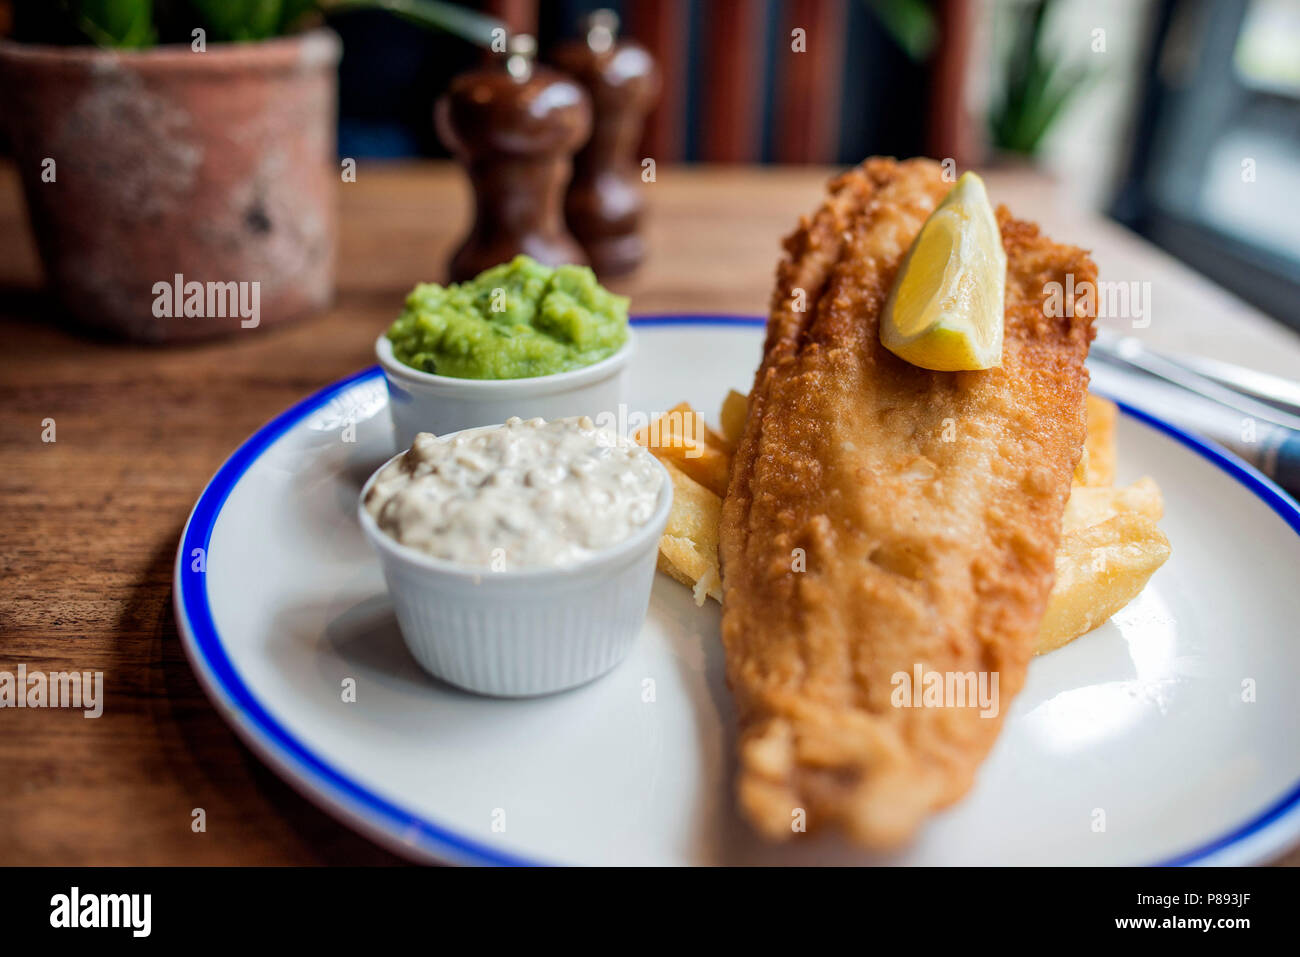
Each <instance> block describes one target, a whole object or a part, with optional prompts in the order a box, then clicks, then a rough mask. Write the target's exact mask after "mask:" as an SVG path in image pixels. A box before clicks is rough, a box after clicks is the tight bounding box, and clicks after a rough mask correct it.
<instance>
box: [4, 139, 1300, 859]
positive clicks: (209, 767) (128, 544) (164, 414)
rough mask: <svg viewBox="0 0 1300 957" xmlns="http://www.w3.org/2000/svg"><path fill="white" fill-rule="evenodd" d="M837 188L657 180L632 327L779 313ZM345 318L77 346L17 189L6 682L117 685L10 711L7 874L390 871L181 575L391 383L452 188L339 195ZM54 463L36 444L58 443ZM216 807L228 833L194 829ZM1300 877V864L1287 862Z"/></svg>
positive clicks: (1238, 345)
mask: <svg viewBox="0 0 1300 957" xmlns="http://www.w3.org/2000/svg"><path fill="white" fill-rule="evenodd" d="M827 175H828V173H827V171H825V170H816V169H799V170H759V169H748V168H746V169H725V170H722V169H698V168H697V169H672V168H666V169H661V170H660V172H659V180H658V182H657V183H655V184H654V185H653V186H652V187H650V188H651V189H652V190H653V191H654V195H653V200H652V202H653V210H652V212H653V223H652V226H651V228H650V237H649V238H650V245H651V249H652V257H651V259H650V260H649V262H648V264H647V265H646V267H645V268H644V269H643V270H642V272H641V273H640V274H639V275H638V276H637V277H636V278H634V279H632V280H630V281H628V282H625V283H621V284H618V287H619V289H620V291H623V292H625V293H627V294H629V295H631V296H632V297H633V309H634V311H635V312H643V313H645V312H680V311H687V310H692V311H700V312H725V313H763V312H765V311H766V306H767V298H768V294H769V289H770V284H771V279H772V271H773V266H774V264H775V262H776V259H777V255H778V252H779V241H780V239H781V237H782V236H784V235H785V234H786V233H787V232H788V231H789V230H790V229H791V228H792V227H793V226H794V224H795V222H796V220H797V218H798V216H799V215H800V214H801V213H804V212H806V211H808V210H810V209H811V208H812V207H813V206H814V205H815V204H816V202H817V201H818V197H819V195H820V193H821V188H822V184H823V182H824V181H825V179H826V178H827ZM989 186H990V192H991V193H992V195H993V196H994V198H995V199H996V200H998V201H1005V202H1007V203H1008V204H1009V205H1011V206H1012V208H1013V209H1015V210H1016V211H1017V212H1018V213H1019V215H1021V216H1024V217H1028V218H1034V219H1037V220H1039V221H1041V222H1042V223H1043V224H1044V227H1045V228H1046V229H1047V230H1048V231H1049V232H1050V233H1051V234H1052V235H1053V236H1055V237H1056V238H1058V239H1069V240H1070V241H1072V242H1076V243H1079V244H1081V245H1087V246H1090V247H1092V248H1093V249H1094V250H1095V257H1096V259H1097V261H1098V263H1099V264H1100V266H1101V269H1102V272H1103V275H1104V276H1107V277H1110V278H1134V279H1145V280H1150V281H1151V282H1152V284H1153V297H1154V301H1155V308H1156V316H1155V320H1154V321H1153V323H1152V326H1151V328H1150V329H1149V330H1147V332H1148V333H1149V338H1150V340H1151V341H1152V342H1153V343H1156V344H1162V345H1170V346H1175V347H1180V348H1186V349H1188V350H1191V351H1204V352H1208V353H1212V354H1214V355H1217V356H1220V357H1222V358H1227V359H1235V360H1238V361H1241V362H1246V363H1252V364H1254V365H1256V366H1258V367H1260V368H1264V369H1269V370H1272V371H1276V372H1281V373H1285V372H1288V371H1289V372H1291V373H1294V371H1295V370H1296V369H1297V368H1300V339H1297V337H1295V336H1294V335H1292V334H1291V333H1289V332H1287V331H1285V330H1283V329H1282V328H1281V327H1279V326H1277V325H1276V324H1274V323H1272V322H1270V321H1269V320H1267V319H1265V318H1264V317H1262V316H1260V315H1259V314H1257V313H1256V312H1254V311H1253V310H1251V309H1250V308H1248V307H1247V306H1245V305H1243V304H1242V303H1240V302H1239V301H1237V300H1236V299H1234V298H1232V297H1231V296H1229V295H1227V294H1226V293H1223V292H1221V291H1219V290H1218V289H1216V288H1215V287H1212V286H1210V285H1209V284H1208V283H1206V282H1205V281H1203V280H1201V279H1199V278H1198V277H1197V276H1195V275H1193V274H1191V273H1190V272H1188V271H1187V270H1185V269H1183V268H1181V267H1179V266H1178V265H1177V264H1175V263H1173V262H1172V261H1171V260H1169V259H1168V258H1167V257H1165V256H1164V255H1162V254H1161V253H1159V252H1157V251H1156V250H1154V249H1152V248H1151V247H1149V246H1147V245H1146V244H1144V243H1142V242H1141V241H1139V240H1137V239H1136V238H1134V237H1133V236H1132V235H1131V234H1128V233H1126V232H1125V231H1123V230H1122V229H1120V228H1119V227H1117V226H1114V225H1113V224H1109V223H1107V222H1106V221H1104V220H1102V219H1101V218H1099V217H1097V216H1095V215H1089V214H1085V213H1082V212H1079V211H1077V210H1074V209H1072V208H1071V207H1070V206H1069V204H1068V202H1067V198H1066V197H1064V196H1063V195H1062V193H1061V191H1060V190H1059V189H1058V188H1057V187H1056V186H1054V185H1053V184H1052V183H1051V182H1050V181H1047V180H1044V179H1041V178H1038V177H1035V176H1030V175H1027V174H1025V173H1023V172H1021V173H1005V174H1002V173H994V174H993V175H992V176H991V177H990V179H989ZM340 202H341V204H342V244H341V248H340V250H339V253H340V255H339V277H338V287H339V289H338V299H337V303H336V305H335V306H334V308H333V309H332V310H331V311H330V312H329V313H328V314H326V315H324V316H320V317H318V318H315V319H312V320H308V321H304V322H301V323H299V324H297V325H294V326H292V327H291V328H285V329H280V330H261V329H259V330H250V331H247V332H240V333H237V334H235V335H234V336H233V337H231V338H230V339H228V340H225V341H220V342H212V343H207V344H202V345H197V346H186V347H181V348H174V349H167V350H163V349H157V348H141V347H136V346H130V345H123V344H119V343H113V342H102V341H95V340H92V339H89V338H85V337H83V336H79V335H77V334H75V333H71V332H68V331H64V330H63V329H62V328H60V327H59V326H58V325H57V324H56V322H55V320H54V318H53V316H52V311H51V308H50V306H49V305H48V304H47V302H46V301H45V299H44V298H43V297H42V296H41V295H40V291H39V288H40V279H39V266H38V263H37V259H36V255H35V251H34V249H33V246H32V243H31V239H30V236H29V233H28V229H27V224H26V220H25V216H24V214H23V210H22V206H21V202H20V199H19V194H18V188H17V182H16V177H15V176H14V174H13V171H12V170H11V169H9V168H7V167H0V341H3V344H4V345H3V350H2V351H0V399H2V406H3V409H4V413H3V416H2V417H0V448H3V450H4V461H3V468H2V469H0V670H8V671H11V672H13V671H15V670H16V669H17V666H18V664H19V663H22V662H25V663H26V664H27V666H28V668H30V669H33V670H37V669H39V670H44V671H59V670H68V669H76V670H84V671H103V672H104V682H105V698H106V702H105V706H104V714H103V716H102V717H101V718H99V719H98V720H86V719H84V718H83V717H82V716H81V715H80V713H77V712H72V711H60V710H7V709H6V710H4V711H0V863H2V864H179V863H193V864H265V863H342V862H348V863H389V862H394V860H395V859H394V858H393V857H391V856H390V855H388V854H387V853H386V852H384V851H381V850H380V849H378V848H377V847H375V846H374V845H372V844H370V843H369V842H368V841H366V840H364V839H362V838H360V837H358V836H356V835H354V834H353V833H352V832H351V831H349V830H348V829H347V828H345V827H343V826H342V825H340V824H337V823H335V822H334V820H333V819H332V818H330V817H328V816H327V815H326V814H324V813H323V812H321V811H318V810H317V809H316V808H315V807H314V806H313V805H311V804H310V803H308V802H307V801H306V800H304V799H303V798H301V797H299V796H298V795H297V794H296V793H295V792H294V791H293V790H292V789H291V788H289V787H288V786H286V785H285V784H283V783H281V782H280V780H279V779H278V778H277V777H276V776H275V775H274V774H273V773H272V772H271V771H269V770H267V769H266V768H265V767H264V766H263V765H262V764H261V762H260V761H259V760H258V759H257V758H255V757H254V756H253V755H252V754H251V753H250V752H249V751H248V750H247V749H246V748H244V747H243V745H241V744H240V742H239V741H238V740H237V739H236V737H235V735H234V733H233V732H232V731H230V729H229V728H228V727H227V726H226V724H225V722H223V721H222V720H221V718H219V717H218V716H217V713H216V711H214V710H213V708H212V706H211V705H210V704H209V703H208V700H207V698H206V697H205V696H204V694H203V692H202V690H201V689H200V687H199V685H198V683H197V681H196V679H195V677H194V675H193V674H192V673H191V671H190V668H189V665H188V664H187V662H186V660H185V657H184V654H183V653H182V651H181V647H180V642H179V640H178V638H177V633H176V623H175V621H174V619H173V614H172V587H171V574H172V561H173V558H174V555H175V549H176V543H177V540H178V539H179V537H180V533H181V527H182V525H183V524H184V522H185V519H186V517H187V516H188V514H189V510H190V508H191V506H192V505H193V503H194V500H195V499H196V498H197V496H198V494H199V492H200V490H201V489H202V488H203V485H204V483H205V482H206V481H207V480H208V478H209V477H210V476H211V475H212V473H213V472H214V471H215V470H216V468H217V467H218V466H219V465H220V464H221V462H222V461H223V460H224V459H225V457H226V456H227V455H229V454H230V452H231V451H232V450H233V449H234V448H235V447H236V446H237V445H238V444H239V443H240V442H241V441H242V440H243V439H244V438H246V437H247V436H248V435H249V434H250V433H251V432H253V431H254V430H255V429H256V428H257V427H258V426H259V425H261V424H262V423H264V422H265V421H266V420H267V419H269V418H270V417H271V416H272V415H274V414H275V413H276V412H278V411H280V410H281V409H283V408H285V407H286V406H288V405H290V404H291V403H292V402H294V401H295V400H297V399H299V398H301V397H302V396H304V395H306V394H307V393H309V392H311V391H313V390H315V389H317V388H319V387H321V386H323V385H325V384H327V383H329V382H331V381H333V380H335V379H338V378H340V377H341V376H344V375H346V374H347V373H349V372H352V371H354V370H356V369H358V368H360V367H362V366H365V365H369V364H370V363H371V361H372V357H371V352H370V348H371V343H372V342H373V340H374V337H375V335H376V332H377V330H379V329H381V328H382V327H383V326H384V325H385V324H386V323H387V322H389V321H390V320H391V319H392V318H393V317H394V315H395V314H396V312H397V310H398V308H399V304H400V302H401V299H402V297H403V295H404V294H405V292H406V291H407V289H408V288H409V287H410V286H411V285H412V284H413V283H415V282H416V281H417V280H422V279H432V278H437V277H438V276H439V275H440V272H441V268H442V265H443V263H444V262H445V260H446V258H447V256H448V253H449V251H450V249H451V248H452V245H453V243H454V242H455V240H456V238H457V236H458V235H459V234H460V233H461V232H462V230H463V229H464V227H465V225H466V221H467V215H468V205H467V197H466V195H465V190H464V187H463V185H462V183H461V180H460V178H459V176H458V174H457V173H456V171H455V170H454V169H452V168H449V167H447V166H443V165H432V164H429V165H403V166H397V167H379V166H371V167H364V166H363V167H362V169H361V170H360V173H359V175H358V178H357V182H355V183H349V184H341V185H340ZM47 417H51V418H54V419H55V421H56V423H57V438H58V441H57V442H56V443H53V444H46V443H43V442H42V441H41V428H42V426H41V422H42V420H43V419H45V418H47ZM195 808H203V809H204V810H205V811H206V816H207V830H206V832H204V833H194V832H193V831H192V830H191V821H192V817H191V814H192V811H193V810H194V809H195ZM1290 860H1291V862H1292V863H1300V855H1292V857H1291V858H1290Z"/></svg>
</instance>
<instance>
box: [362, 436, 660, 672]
mask: <svg viewBox="0 0 1300 957" xmlns="http://www.w3.org/2000/svg"><path fill="white" fill-rule="evenodd" d="M672 499H673V485H672V481H671V479H670V478H669V477H668V473H667V471H666V470H665V469H664V466H663V465H662V464H661V463H660V462H659V460H658V459H656V458H655V457H654V456H653V455H651V454H650V453H649V452H648V451H646V450H645V449H644V448H642V447H641V446H639V445H637V444H636V443H635V442H633V441H631V440H630V439H627V438H624V437H622V436H620V435H619V434H617V433H616V432H615V431H614V430H613V429H611V428H608V427H601V426H597V425H596V424H595V423H594V422H593V421H592V420H591V419H590V418H587V417H586V416H578V417H574V418H567V419H559V420H552V421H550V422H547V421H545V420H543V419H528V420H524V419H519V418H514V419H510V420H509V421H507V422H506V423H505V424H504V425H493V426H486V427H484V428H477V429H467V430H465V431H463V432H458V433H456V434H453V435H445V436H434V435H428V434H424V435H420V436H417V437H416V439H415V442H414V443H413V444H412V445H411V448H410V449H409V450H407V451H406V452H403V453H401V454H400V455H397V456H396V457H394V458H392V459H390V460H389V461H388V462H387V463H386V464H385V465H383V466H382V467H380V469H379V470H378V471H377V472H376V473H375V474H374V475H373V476H371V478H370V480H369V481H368V482H366V484H365V486H364V488H363V489H362V490H361V501H360V502H359V504H358V509H357V514H358V518H359V520H360V522H361V527H362V530H363V531H364V532H365V535H366V538H367V539H368V540H369V541H370V544H371V546H372V547H373V548H374V549H375V552H376V554H377V555H378V556H379V560H380V564H381V565H382V566H383V570H384V580H385V582H386V583H387V585H388V593H389V596H390V597H391V598H392V602H393V609H394V611H395V613H396V615H397V623H398V625H399V626H400V628H401V631H402V637H403V639H404V640H405V641H406V645H407V647H408V648H409V649H410V651H411V654H412V655H414V657H415V659H416V660H417V661H419V663H420V664H421V665H422V666H423V667H424V668H425V670H427V671H429V672H430V673H431V674H433V675H435V676H436V677H439V678H441V679H443V680H444V681H448V682H451V683H452V684H454V685H458V686H459V687H462V688H466V689H468V690H470V691H477V692H479V693H480V694H490V695H504V696H511V697H514V696H523V695H537V694H549V693H551V692H554V691H561V690H563V689H565V688H572V687H576V686H577V685H580V684H584V683H586V682H588V681H591V680H592V679H594V678H596V677H598V676H600V675H602V674H604V673H605V672H607V671H609V670H610V669H611V668H613V667H614V666H615V665H616V664H618V663H619V661H621V660H622V659H623V658H624V656H626V654H627V652H628V650H629V649H630V648H631V647H632V645H633V644H634V643H635V641H636V638H637V636H638V635H639V634H640V632H641V627H642V623H643V622H644V620H645V614H646V608H647V605H648V603H649V600H650V589H651V587H652V585H653V582H654V575H655V564H656V561H657V558H658V551H659V538H660V536H661V535H663V531H664V527H665V525H666V524H667V522H668V513H669V510H670V509H671V507H672Z"/></svg>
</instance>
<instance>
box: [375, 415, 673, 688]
mask: <svg viewBox="0 0 1300 957" xmlns="http://www.w3.org/2000/svg"><path fill="white" fill-rule="evenodd" d="M492 427H495V426H492ZM467 431H473V430H467ZM399 454H404V453H399ZM394 458H396V456H394ZM391 461H392V459H389V462H391ZM655 464H656V466H657V467H658V468H659V470H660V471H661V472H662V473H663V484H662V485H661V486H660V491H659V501H658V502H657V504H656V505H655V510H654V514H652V515H651V516H650V520H649V521H648V522H646V524H645V525H642V526H641V527H640V528H638V529H636V530H635V531H634V532H633V533H632V535H631V536H630V537H628V538H626V539H624V540H623V541H621V542H619V543H618V544H617V545H614V546H611V547H610V548H607V549H604V550H602V551H600V552H598V553H596V554H595V555H594V556H592V557H591V558H589V559H587V560H586V561H583V562H580V563H578V564H575V565H570V566H568V567H564V568H530V569H519V570H517V571H501V572H494V571H492V570H491V569H488V568H483V567H481V566H469V565H461V564H458V563H456V562H450V561H446V560H444V559H439V558H434V557H432V556H430V555H426V554H424V553H423V552H420V551H417V550H415V549H413V548H410V547H408V546H406V545H402V544H401V543H399V542H398V541H396V540H395V539H393V538H392V537H390V536H389V535H388V534H387V533H386V532H384V531H382V530H381V529H380V528H379V526H378V525H377V524H376V523H375V520H374V519H373V518H371V516H370V513H369V512H368V511H366V507H365V501H366V496H367V494H369V492H370V487H371V485H373V484H374V481H375V477H376V476H378V474H379V472H381V471H383V469H384V468H386V467H387V465H388V462H385V463H384V465H383V466H381V467H380V468H379V470H377V471H376V472H375V474H374V475H372V476H371V477H370V479H369V480H368V481H367V482H366V484H365V487H364V488H362V490H361V499H360V502H359V503H358V506H357V509H358V514H359V516H360V520H361V528H362V529H363V530H364V531H365V534H366V537H367V538H368V539H369V540H370V544H371V545H372V546H373V547H374V549H375V551H376V552H377V553H378V555H379V560H380V563H381V564H382V565H383V569H384V580H385V581H386V582H387V584H388V594H389V596H390V597H391V598H392V601H393V609H394V611H395V612H396V613H397V623H398V625H399V626H400V627H401V630H402V638H403V639H404V640H405V642H406V647H407V648H409V649H410V651H411V654H412V655H413V656H414V657H415V660H416V661H418V662H419V663H420V665H421V667H423V668H424V669H425V670H426V671H428V672H429V673H430V674H432V675H433V676H434V677H436V678H441V679H442V680H443V681H447V682H449V683H451V684H453V685H457V686H459V687H461V688H465V689H466V690H469V691H475V692H478V693H479V694H485V695H496V696H499V697H508V698H515V697H528V696H532V695H542V694H550V693H551V692H555V691H563V690H565V689H566V688H574V687H577V686H578V685H581V684H586V683H587V682H588V681H591V680H592V679H594V678H598V677H599V676H601V675H603V674H604V673H605V672H607V671H609V670H610V669H611V668H613V667H614V666H615V665H617V664H618V663H619V662H620V661H622V660H623V658H624V657H625V656H626V655H627V653H628V651H629V650H630V649H631V647H632V644H633V642H634V641H635V640H636V637H637V635H638V634H639V633H640V631H641V625H642V622H643V621H644V619H645V615H646V608H647V607H648V605H649V602H650V588H651V586H652V585H653V583H654V575H655V560H656V558H657V556H658V552H659V539H660V537H661V536H662V535H663V531H664V526H665V525H667V524H668V511H669V509H670V508H671V506H672V501H673V485H672V481H671V479H670V478H669V476H668V472H667V470H665V469H664V468H663V466H662V465H661V464H659V462H658V460H657V459H656V460H655Z"/></svg>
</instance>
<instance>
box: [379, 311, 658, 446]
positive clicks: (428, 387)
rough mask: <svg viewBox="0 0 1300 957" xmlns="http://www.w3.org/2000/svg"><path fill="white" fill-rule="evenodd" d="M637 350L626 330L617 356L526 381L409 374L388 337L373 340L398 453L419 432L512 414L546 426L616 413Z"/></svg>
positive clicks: (472, 425) (436, 432)
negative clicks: (576, 417)
mask: <svg viewBox="0 0 1300 957" xmlns="http://www.w3.org/2000/svg"><path fill="white" fill-rule="evenodd" d="M635 349H636V342H635V337H634V336H633V333H632V330H631V329H628V331H627V342H625V343H623V347H622V348H621V349H619V350H618V352H616V353H614V354H613V355H612V356H610V357H609V358H608V359H601V360H600V361H599V362H596V363H593V364H592V365H589V366H584V367H583V368H581V369H573V370H571V371H569V372H557V373H556V374H555V375H545V376H535V377H533V378H528V379H460V378H456V377H454V376H445V375H435V374H434V373H432V372H421V371H420V370H419V369H412V368H411V367H410V366H408V365H406V364H405V363H403V362H399V361H398V360H397V358H396V357H394V356H393V344H392V343H391V342H389V341H388V337H387V336H385V335H380V337H379V338H378V339H377V340H376V341H375V355H376V356H378V357H379V364H380V365H381V366H383V369H384V378H385V379H386V380H387V381H388V400H389V401H388V407H389V409H390V410H391V411H392V416H393V438H394V440H395V442H396V445H395V448H397V449H408V448H410V447H411V442H412V441H414V439H415V436H416V435H417V434H418V433H420V432H432V433H433V434H434V435H439V436H441V435H446V434H448V433H449V432H459V431H461V430H463V429H472V428H475V427H477V426H481V425H494V424H495V423H498V422H504V421H505V420H506V419H508V418H510V417H511V416H513V415H517V416H520V417H522V418H525V419H532V418H537V417H539V416H540V417H541V418H543V419H546V420H548V421H549V420H550V419H564V418H568V417H569V416H573V415H589V416H591V417H592V418H593V419H594V418H596V416H598V415H599V414H600V413H602V412H609V413H617V411H618V407H619V404H620V403H621V402H622V401H623V383H624V379H625V373H626V371H627V366H628V362H629V361H630V360H631V358H632V354H633V352H634V351H635Z"/></svg>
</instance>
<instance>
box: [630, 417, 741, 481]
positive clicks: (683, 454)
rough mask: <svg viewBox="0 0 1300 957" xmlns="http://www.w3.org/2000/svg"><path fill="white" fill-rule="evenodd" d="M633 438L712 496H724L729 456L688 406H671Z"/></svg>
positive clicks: (719, 438) (718, 436)
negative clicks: (693, 480) (674, 466)
mask: <svg viewBox="0 0 1300 957" xmlns="http://www.w3.org/2000/svg"><path fill="white" fill-rule="evenodd" d="M633 438H634V439H635V440H636V441H637V442H638V443H640V444H641V445H644V446H645V447H646V448H647V449H649V450H650V451H651V452H652V453H654V455H655V457H656V458H658V459H660V460H661V461H664V462H671V463H672V464H673V465H676V466H677V467H678V468H679V469H681V470H682V471H683V472H685V473H686V474H687V475H689V476H690V477H691V478H693V479H695V481H697V482H699V483H700V484H701V485H703V486H704V487H705V488H707V489H708V490H709V491H711V492H713V493H714V494H715V495H719V496H721V495H725V494H726V492H727V475H728V473H729V472H730V471H731V452H730V451H729V450H728V448H727V444H726V441H725V440H724V439H723V438H722V436H720V435H718V433H716V432H714V431H713V430H712V429H710V428H709V427H708V426H707V425H705V424H704V418H703V416H701V415H700V414H699V413H698V412H696V411H695V410H694V409H692V408H691V407H690V405H689V404H688V403H686V402H682V403H680V404H679V405H675V406H673V407H672V408H671V409H669V410H668V411H667V412H665V413H664V414H663V415H661V416H660V417H659V418H657V419H655V421H653V422H651V423H650V424H649V425H647V426H646V427H645V428H643V429H640V430H639V431H638V432H637V433H636V434H635V435H634V436H633Z"/></svg>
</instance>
